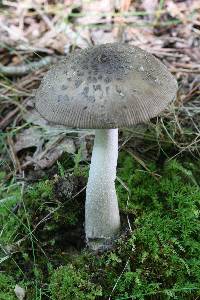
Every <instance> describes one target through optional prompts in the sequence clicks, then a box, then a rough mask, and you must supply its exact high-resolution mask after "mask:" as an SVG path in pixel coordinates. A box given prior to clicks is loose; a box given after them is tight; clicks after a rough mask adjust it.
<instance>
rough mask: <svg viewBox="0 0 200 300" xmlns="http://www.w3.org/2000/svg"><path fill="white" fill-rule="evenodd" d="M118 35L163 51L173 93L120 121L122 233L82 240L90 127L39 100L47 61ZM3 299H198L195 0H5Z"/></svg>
mask: <svg viewBox="0 0 200 300" xmlns="http://www.w3.org/2000/svg"><path fill="white" fill-rule="evenodd" d="M116 41H117V42H123V43H128V44H130V45H134V46H138V47H140V48H142V49H144V50H146V51H148V52H150V53H152V54H153V55H155V56H156V57H157V58H159V59H160V60H161V61H162V62H163V63H164V64H165V65H166V66H167V68H168V69H169V71H170V72H171V73H172V74H173V75H174V76H175V77H176V79H177V82H178V86H179V89H178V95H177V99H176V101H175V102H174V103H173V105H171V106H170V107H169V108H168V109H167V110H166V111H164V112H163V114H162V115H161V116H159V117H158V118H154V119H153V120H152V121H151V122H150V123H149V124H145V125H138V126H135V127H134V128H130V129H124V130H120V135H119V143H120V145H119V161H118V168H117V180H116V188H117V194H118V200H119V207H120V214H121V218H122V234H121V236H120V237H119V239H118V240H117V241H116V243H115V244H114V246H113V248H112V249H110V250H109V251H106V252H102V253H101V252H98V253H92V252H90V251H89V250H88V249H87V248H86V245H85V237H84V202H85V187H86V183H87V177H88V170H89V163H90V158H91V151H92V145H93V139H94V135H93V132H92V131H89V130H88V131H86V130H74V129H73V130H72V129H66V128H64V127H62V126H52V125H51V124H49V123H48V122H47V121H45V120H44V119H42V118H41V116H40V115H39V114H38V113H37V112H36V110H35V108H34V94H35V89H37V88H38V87H39V85H40V82H41V79H42V78H43V76H44V74H45V72H46V71H47V70H48V68H49V66H50V65H51V64H52V63H56V62H58V61H59V60H60V59H62V58H63V57H64V56H66V55H67V54H68V53H70V52H72V51H74V50H76V51H78V49H82V48H86V47H89V46H92V45H98V44H103V43H108V42H116ZM0 77H1V80H0V300H14V299H20V300H23V299H27V300H43V299H44V300H46V299H51V300H74V299H75V300H76V299H77V300H78V299H91V300H92V299H97V300H98V299H102V300H104V299H106V300H107V299H110V300H111V299H116V300H124V299H145V300H146V299H155V300H156V299H195V300H197V299H200V259H199V257H200V234H199V232H200V222H199V207H200V187H199V185H200V153H199V151H200V149H199V148H200V126H199V124H200V2H199V0H176V1H175V0H174V1H172V0H152V1H148V0H144V1H138V0H137V1H136V0H135V1H131V0H121V1H118V0H112V1H111V0H110V1H109V0H94V1H89V0H88V1H86V0H82V1H79V0H77V1H73V0H65V1H42V0H41V1H39V0H38V1H28V0H23V1H2V2H1V3H0Z"/></svg>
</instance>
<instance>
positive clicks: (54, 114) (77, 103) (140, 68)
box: [35, 43, 177, 128]
mask: <svg viewBox="0 0 200 300" xmlns="http://www.w3.org/2000/svg"><path fill="white" fill-rule="evenodd" d="M176 91H177V82H176V80H175V79H174V77H173V76H172V75H171V73H170V72H169V71H168V70H167V68H166V67H165V65H164V64H162V63H161V62H160V61H159V60H158V59H157V58H155V57H154V56H153V55H151V54H150V53H147V52H146V51H144V50H142V49H140V48H138V47H134V46H130V45H127V44H120V43H113V44H104V45H99V46H94V47H91V48H88V49H84V50H80V51H78V52H74V53H71V54H70V55H68V56H67V58H65V59H64V60H62V61H61V62H60V63H58V64H57V65H55V66H53V67H52V68H51V69H50V70H49V71H48V72H47V73H46V75H45V76H44V78H43V80H42V83H41V85H40V87H39V89H38V91H37V93H36V102H35V103H36V109H37V110H38V111H39V113H40V114H41V115H42V116H43V117H44V118H45V119H47V120H48V121H50V122H53V123H56V124H61V125H66V126H67V127H77V128H118V127H131V126H133V125H135V124H138V123H142V122H145V121H148V120H149V119H151V118H152V117H155V116H157V115H158V114H159V113H160V112H161V111H162V110H164V109H165V108H166V106H167V105H168V103H170V102H171V101H172V100H174V99H175V96H176Z"/></svg>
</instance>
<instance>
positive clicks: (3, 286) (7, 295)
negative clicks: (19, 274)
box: [0, 273, 16, 300]
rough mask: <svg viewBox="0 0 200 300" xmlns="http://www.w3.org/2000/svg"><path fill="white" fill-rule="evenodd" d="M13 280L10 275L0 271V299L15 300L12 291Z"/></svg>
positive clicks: (13, 286)
mask: <svg viewBox="0 0 200 300" xmlns="http://www.w3.org/2000/svg"><path fill="white" fill-rule="evenodd" d="M14 288H15V282H14V279H13V278H12V277H11V276H7V275H5V274H3V273H0V299H1V300H16V296H15V293H14Z"/></svg>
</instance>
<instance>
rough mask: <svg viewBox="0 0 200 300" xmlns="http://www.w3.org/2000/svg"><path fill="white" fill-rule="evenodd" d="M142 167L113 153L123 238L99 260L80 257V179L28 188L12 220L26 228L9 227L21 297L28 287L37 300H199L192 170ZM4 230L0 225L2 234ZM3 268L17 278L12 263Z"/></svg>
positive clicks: (199, 194)
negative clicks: (22, 282)
mask: <svg viewBox="0 0 200 300" xmlns="http://www.w3.org/2000/svg"><path fill="white" fill-rule="evenodd" d="M143 166H144V164H143ZM143 166H141V165H140V164H139V162H136V161H135V160H134V158H133V157H131V155H130V154H127V153H126V152H122V153H120V157H119V164H118V174H117V175H118V178H119V179H120V180H119V181H118V182H117V193H118V199H119V206H120V210H121V214H122V220H123V222H122V223H123V224H122V225H123V232H122V235H121V237H120V238H119V239H118V241H117V242H116V244H115V245H114V248H113V249H112V250H111V251H108V252H106V253H102V254H101V253H97V254H94V253H90V252H88V251H87V250H85V251H82V252H81V251H80V250H81V249H82V248H83V247H84V243H83V238H84V232H83V223H84V199H85V194H84V192H82V193H80V191H81V190H82V189H83V188H84V186H85V184H86V179H85V178H83V177H77V176H75V175H74V174H73V175H70V174H62V175H63V176H55V178H54V179H52V180H41V181H40V182H38V183H36V184H33V185H31V186H27V188H26V190H25V193H24V197H23V199H24V200H23V201H24V206H25V209H24V207H23V206H22V207H21V208H20V209H19V210H18V211H17V213H16V217H17V219H18V220H19V219H20V222H21V223H23V224H25V225H26V226H19V227H17V226H16V224H15V225H14V226H15V230H16V231H12V232H15V234H13V235H12V238H10V241H11V242H13V241H15V236H17V240H20V239H21V238H22V239H23V237H24V236H26V237H28V238H27V239H25V240H24V241H23V243H22V245H21V244H20V249H18V252H16V253H15V254H14V255H13V258H14V260H15V262H16V263H17V264H18V266H20V268H21V269H22V270H23V271H24V274H25V275H26V280H27V281H29V284H28V282H27V286H29V287H30V288H29V289H27V290H31V293H32V294H34V293H36V291H34V285H35V286H37V289H38V290H39V289H40V288H41V289H42V291H43V293H44V295H43V296H44V299H46V298H45V297H46V296H45V295H47V296H48V297H49V298H50V299H51V300H57V299H61V300H62V299H63V300H64V299H102V300H104V299H108V298H109V296H110V295H111V299H116V300H122V299H139V300H141V299H144V300H146V299H147V300H148V299H155V300H157V299H161V300H162V299H164V300H165V299H183V300H184V299H195V298H197V299H198V297H200V289H199V286H200V260H199V257H200V242H199V237H198V235H199V230H200V223H199V206H200V205H199V204H200V189H199V171H198V170H197V168H199V162H197V163H192V162H191V161H184V162H183V163H180V162H179V161H177V160H171V161H168V162H167V161H166V162H164V161H163V163H162V165H161V164H160V163H158V162H156V163H146V162H145V168H144V167H143ZM11 190H12V189H11V187H10V191H11ZM19 192H20V189H19ZM75 195H76V196H75ZM10 208H12V205H11V206H10ZM124 214H125V216H126V218H124V217H123V216H124ZM12 216H13V215H12ZM47 216H48V218H47ZM127 216H128V218H129V221H130V226H131V229H132V231H131V232H130V230H128V224H127V221H126V220H127ZM16 217H15V219H16ZM27 218H28V220H29V223H30V228H29V229H28V226H27ZM11 219H13V218H11ZM5 222H6V219H5V218H4V226H5ZM18 222H19V221H18ZM21 223H19V224H21ZM38 224H39V225H38ZM30 231H32V232H33V235H31V234H30ZM10 232H11V231H10ZM37 241H39V243H40V244H39V245H38V242H37ZM40 247H42V251H41V248H40ZM30 250H31V251H30ZM20 251H21V252H20ZM43 251H44V252H45V254H46V255H47V257H48V259H47V257H45V256H44V254H43ZM75 254H76V256H75ZM49 262H51V270H49V268H48V263H49ZM6 264H7V267H6ZM3 265H4V269H5V270H9V272H10V273H11V272H12V273H13V274H17V270H16V267H15V265H14V264H12V261H11V260H8V261H5V262H4V264H3ZM11 266H12V268H11ZM36 273H38V274H39V275H37V276H36ZM15 277H16V280H17V281H16V282H19V281H20V280H22V279H24V277H23V276H22V275H20V274H19V271H18V275H15ZM34 280H35V281H34ZM49 281H50V282H49ZM30 282H32V285H31V284H30ZM34 282H36V283H37V284H36V283H34ZM47 285H48V288H47V289H45V290H44V289H43V287H44V286H45V287H46V286H47ZM31 286H32V288H31ZM35 289H36V288H35Z"/></svg>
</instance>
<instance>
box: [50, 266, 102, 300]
mask: <svg viewBox="0 0 200 300" xmlns="http://www.w3.org/2000/svg"><path fill="white" fill-rule="evenodd" d="M49 290H50V294H51V299H52V300H69V299H74V300H85V299H88V300H94V299H96V297H97V296H101V295H102V292H101V288H100V287H99V286H98V285H96V284H94V283H92V282H91V281H90V277H89V274H87V273H85V272H84V271H82V272H81V271H79V270H78V271H77V270H76V269H75V268H74V267H73V266H72V265H68V266H62V267H60V268H58V269H57V270H56V271H55V272H54V273H53V275H52V277H51V282H50V284H49Z"/></svg>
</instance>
